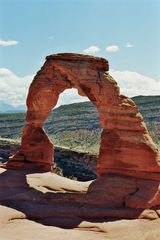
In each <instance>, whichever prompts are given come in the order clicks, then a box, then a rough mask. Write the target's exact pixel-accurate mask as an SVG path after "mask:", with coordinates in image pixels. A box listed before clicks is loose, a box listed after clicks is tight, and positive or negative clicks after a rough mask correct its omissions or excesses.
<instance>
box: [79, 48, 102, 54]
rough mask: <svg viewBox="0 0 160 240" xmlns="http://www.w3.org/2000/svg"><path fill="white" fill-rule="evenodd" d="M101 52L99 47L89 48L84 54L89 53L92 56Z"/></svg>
mask: <svg viewBox="0 0 160 240" xmlns="http://www.w3.org/2000/svg"><path fill="white" fill-rule="evenodd" d="M99 51H100V48H99V47H97V46H90V47H89V48H87V49H85V50H83V52H84V53H87V54H91V53H95V52H99Z"/></svg>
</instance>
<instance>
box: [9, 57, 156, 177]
mask: <svg viewBox="0 0 160 240" xmlns="http://www.w3.org/2000/svg"><path fill="white" fill-rule="evenodd" d="M46 59H47V60H46V62H45V64H44V65H43V67H42V68H41V70H40V71H39V72H38V73H37V75H36V76H35V78H34V80H33V82H32V84H31V86H30V89H29V94H28V98H27V107H28V111H27V117H26V121H27V124H26V127H25V128H24V131H23V137H22V144H21V150H20V151H19V153H17V154H16V155H15V156H13V157H12V158H11V159H10V161H9V162H8V167H14V166H15V167H18V166H19V167H23V166H24V168H26V167H27V165H28V167H35V168H38V166H39V167H40V168H42V166H43V169H44V170H45V169H46V170H50V169H51V167H50V165H51V163H52V159H53V148H52V146H53V145H52V143H51V142H50V141H49V139H48V137H47V135H46V134H45V132H44V130H43V129H42V126H43V124H44V122H45V120H46V119H47V117H48V116H49V114H50V112H51V110H52V109H53V108H54V106H55V105H56V103H57V100H58V98H59V95H60V93H62V92H63V91H64V90H65V89H68V88H77V89H78V92H79V94H80V95H82V96H87V97H88V98H89V99H90V101H92V102H93V104H94V105H95V106H96V107H97V109H98V112H99V117H100V123H101V124H102V126H103V128H104V129H103V132H102V137H101V147H100V153H99V158H98V163H97V175H98V176H105V175H106V174H107V173H108V172H117V171H118V172H123V173H126V174H129V175H136V174H137V171H138V172H142V173H143V174H146V173H147V172H151V173H152V174H153V173H156V172H160V166H159V165H160V156H159V153H158V150H157V148H156V146H155V145H154V143H153V141H152V139H151V137H150V136H149V134H148V131H147V128H146V126H145V123H144V121H143V118H142V116H141V114H140V113H139V111H138V109H137V107H136V106H135V104H134V102H133V101H132V100H131V99H129V98H127V97H125V96H122V95H120V91H119V87H118V85H117V83H116V82H115V80H114V79H113V78H112V77H111V76H110V75H109V74H108V72H107V71H108V70H109V65H108V62H107V61H106V60H105V59H103V58H98V57H92V56H85V55H79V54H67V53H66V54H56V55H51V56H48V57H47V58H46Z"/></svg>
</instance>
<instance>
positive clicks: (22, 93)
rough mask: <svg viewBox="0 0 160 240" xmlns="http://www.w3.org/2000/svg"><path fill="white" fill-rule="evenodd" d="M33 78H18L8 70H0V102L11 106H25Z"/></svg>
mask: <svg viewBox="0 0 160 240" xmlns="http://www.w3.org/2000/svg"><path fill="white" fill-rule="evenodd" d="M32 79H33V76H25V77H19V76H17V75H16V74H14V73H13V72H11V71H10V70H9V69H6V68H0V89H1V91H0V101H3V102H6V103H8V104H11V105H13V106H19V105H25V101H26V96H27V92H28V88H29V85H30V83H31V81H32Z"/></svg>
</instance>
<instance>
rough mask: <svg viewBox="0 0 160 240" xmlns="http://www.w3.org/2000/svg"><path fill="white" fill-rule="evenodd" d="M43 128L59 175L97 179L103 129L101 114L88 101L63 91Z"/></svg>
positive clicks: (74, 91)
mask: <svg viewBox="0 0 160 240" xmlns="http://www.w3.org/2000/svg"><path fill="white" fill-rule="evenodd" d="M44 128H45V131H46V133H47V134H48V136H49V139H50V140H51V141H52V143H53V144H54V164H53V168H54V171H55V172H56V173H57V174H60V175H62V176H64V177H68V178H73V179H76V180H79V181H88V180H92V179H95V178H96V162H97V157H98V154H99V147H100V136H101V130H102V128H101V126H100V124H99V118H98V111H97V109H96V108H95V106H94V105H93V104H92V103H91V102H90V101H89V99H88V98H87V97H84V96H83V97H82V96H80V95H79V94H78V91H77V89H75V88H72V89H67V90H64V92H62V93H61V94H60V95H59V98H58V102H57V105H56V106H55V107H54V108H53V109H52V111H51V113H50V115H49V117H48V119H47V121H46V123H45V125H44Z"/></svg>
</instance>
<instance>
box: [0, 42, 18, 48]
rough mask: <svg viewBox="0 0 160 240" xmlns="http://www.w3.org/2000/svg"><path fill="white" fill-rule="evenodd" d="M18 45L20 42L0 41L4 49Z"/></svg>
mask: <svg viewBox="0 0 160 240" xmlns="http://www.w3.org/2000/svg"><path fill="white" fill-rule="evenodd" d="M17 44H18V41H14V40H9V41H4V40H0V46H2V47H8V46H14V45H17Z"/></svg>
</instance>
